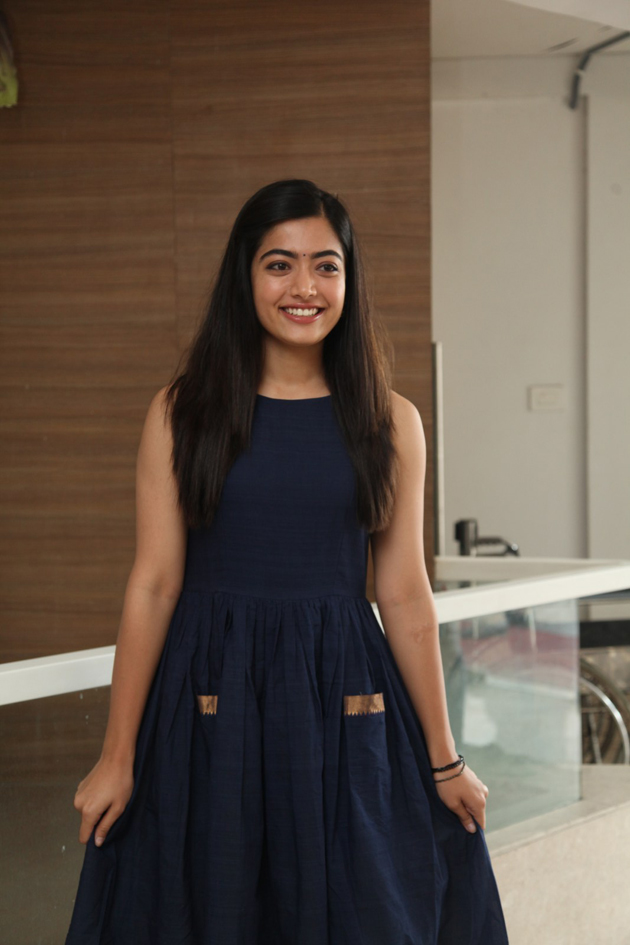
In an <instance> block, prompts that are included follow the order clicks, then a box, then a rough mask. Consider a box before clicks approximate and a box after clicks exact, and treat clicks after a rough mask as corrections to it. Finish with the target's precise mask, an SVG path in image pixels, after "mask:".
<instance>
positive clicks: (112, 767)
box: [74, 757, 134, 846]
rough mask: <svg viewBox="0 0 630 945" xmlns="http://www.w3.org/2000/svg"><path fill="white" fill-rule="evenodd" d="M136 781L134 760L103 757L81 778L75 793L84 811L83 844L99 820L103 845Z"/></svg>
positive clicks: (98, 837)
mask: <svg viewBox="0 0 630 945" xmlns="http://www.w3.org/2000/svg"><path fill="white" fill-rule="evenodd" d="M133 783H134V782H133V759H127V760H125V761H115V760H111V759H108V758H103V757H101V758H99V760H98V761H97V762H96V764H95V765H94V767H93V768H92V770H91V771H90V772H89V774H87V775H86V776H85V777H84V778H83V780H82V781H79V786H78V788H77V791H76V794H75V795H74V806H75V808H76V809H77V810H78V811H80V812H81V827H80V829H79V842H80V843H87V842H88V840H89V839H90V834H91V833H92V828H93V827H94V824H96V823H97V822H98V827H97V828H96V835H95V837H94V842H95V843H96V844H97V846H100V844H101V843H102V842H103V840H104V839H105V837H106V836H107V834H108V832H109V828H110V827H111V825H112V824H113V823H114V821H115V820H117V819H118V818H119V817H120V815H121V814H122V812H123V811H124V809H125V807H126V806H127V802H128V801H129V798H130V797H131V793H132V791H133ZM101 816H102V819H100V818H101Z"/></svg>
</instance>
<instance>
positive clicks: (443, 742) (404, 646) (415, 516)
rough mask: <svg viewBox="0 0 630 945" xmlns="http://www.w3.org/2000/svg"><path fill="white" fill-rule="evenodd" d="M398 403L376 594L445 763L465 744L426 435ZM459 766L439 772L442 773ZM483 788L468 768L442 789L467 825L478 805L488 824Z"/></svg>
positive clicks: (433, 747) (376, 539) (397, 400)
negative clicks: (449, 679)
mask: <svg viewBox="0 0 630 945" xmlns="http://www.w3.org/2000/svg"><path fill="white" fill-rule="evenodd" d="M392 409H393V415H394V423H395V425H396V433H395V445H396V450H397V452H398V455H399V459H400V479H399V483H398V489H397V493H396V500H395V506H394V514H393V517H392V520H391V522H390V524H389V525H388V527H387V528H386V529H385V530H384V531H382V532H375V533H374V534H373V535H372V540H371V545H372V559H373V562H374V586H375V596H376V603H377V606H378V610H379V614H380V616H381V620H382V622H383V627H384V628H385V635H386V637H387V641H388V643H389V646H390V649H391V651H392V653H393V655H394V658H395V660H396V664H397V666H398V668H399V669H400V673H401V676H402V677H403V680H404V683H405V686H406V688H407V691H408V693H409V697H410V699H411V701H412V703H413V706H414V708H415V710H416V713H417V715H418V718H419V720H420V724H421V726H422V730H423V732H424V735H425V739H426V742H427V749H428V752H429V758H430V762H431V766H432V767H440V766H443V765H446V764H450V762H452V761H456V760H457V748H456V745H455V741H454V738H453V734H452V732H451V727H450V722H449V718H448V707H447V702H446V689H445V684H444V669H443V665H442V655H441V651H440V640H439V623H438V617H437V612H436V609H435V603H434V600H433V592H432V590H431V584H430V582H429V577H428V575H427V571H426V564H425V558H424V544H423V528H424V483H425V475H426V441H425V437H424V429H423V426H422V420H421V418H420V414H419V413H418V410H417V409H416V407H415V405H414V404H412V403H411V401H409V400H406V399H405V398H404V397H401V396H400V395H399V394H397V393H395V392H394V391H393V392H392ZM458 771H459V769H454V770H453V771H450V772H445V773H444V774H442V775H440V774H438V775H437V776H436V780H437V778H444V777H446V776H447V775H449V774H456V773H457V772H458ZM447 785H448V787H447ZM482 788H483V789H484V790H485V792H486V793H487V788H486V787H485V785H482V784H481V782H480V781H479V779H478V778H477V777H476V775H475V774H474V773H473V772H472V771H470V769H469V768H468V767H467V768H466V769H464V772H463V774H462V775H461V776H459V777H457V778H454V779H452V780H451V781H447V782H446V784H445V785H444V787H443V786H442V785H440V788H439V790H440V794H441V796H442V798H443V800H444V801H445V803H447V806H449V807H451V808H452V809H453V810H455V811H456V813H458V814H459V815H460V816H461V818H462V822H463V823H464V824H468V823H470V822H471V817H470V814H469V813H468V811H470V812H472V813H473V814H474V815H475V816H476V817H477V819H478V820H479V822H480V823H481V825H482V826H485V798H483V803H482V795H483V791H482V790H481V789H482ZM462 805H463V806H462Z"/></svg>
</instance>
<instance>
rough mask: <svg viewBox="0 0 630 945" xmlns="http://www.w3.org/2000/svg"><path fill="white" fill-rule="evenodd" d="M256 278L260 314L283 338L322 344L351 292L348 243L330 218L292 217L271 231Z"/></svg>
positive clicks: (254, 265) (255, 265) (259, 257)
mask: <svg viewBox="0 0 630 945" xmlns="http://www.w3.org/2000/svg"><path fill="white" fill-rule="evenodd" d="M251 279H252V292H253V295H254V304H255V306H256V312H257V314H258V318H259V320H260V322H261V324H262V325H263V327H264V328H265V329H266V330H267V331H268V332H269V334H271V335H273V336H274V338H277V339H278V340H279V341H283V342H286V343H288V344H295V345H312V344H316V343H317V342H319V341H323V339H324V338H325V337H326V335H327V334H328V332H329V331H330V330H331V329H332V328H333V327H334V326H335V325H336V324H337V322H338V321H339V318H340V316H341V310H342V308H343V300H344V297H345V291H346V273H345V265H344V255H343V248H342V246H341V244H340V242H339V240H338V239H337V236H336V235H335V231H334V230H333V228H332V227H331V225H330V223H329V222H328V220H326V219H325V218H324V217H304V218H303V219H299V220H287V221H285V222H284V223H279V224H278V225H277V226H274V227H273V228H272V229H271V230H268V231H267V233H266V234H265V237H264V239H263V242H262V244H261V245H260V247H259V248H258V250H257V251H256V253H255V255H254V259H253V261H252V268H251ZM314 309H316V310H317V311H316V312H313V310H314ZM304 312H306V313H307V314H302V313H304Z"/></svg>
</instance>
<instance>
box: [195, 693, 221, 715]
mask: <svg viewBox="0 0 630 945" xmlns="http://www.w3.org/2000/svg"><path fill="white" fill-rule="evenodd" d="M218 704H219V697H218V695H216V694H215V695H208V696H206V695H200V694H197V708H198V710H199V712H200V713H201V714H202V715H216V714H217V708H218Z"/></svg>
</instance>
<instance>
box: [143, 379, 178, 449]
mask: <svg viewBox="0 0 630 945" xmlns="http://www.w3.org/2000/svg"><path fill="white" fill-rule="evenodd" d="M167 390H168V387H167V386H165V387H161V388H160V390H159V391H158V392H157V393H156V394H154V395H153V397H152V398H151V402H150V404H149V408H148V410H147V414H146V418H145V421H144V429H143V431H142V439H141V441H140V456H144V455H146V454H148V458H150V459H156V458H157V457H158V456H169V457H170V454H171V450H172V447H173V437H172V433H171V424H170V421H169V419H168V415H167V414H168V404H167V400H166V392H167Z"/></svg>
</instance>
